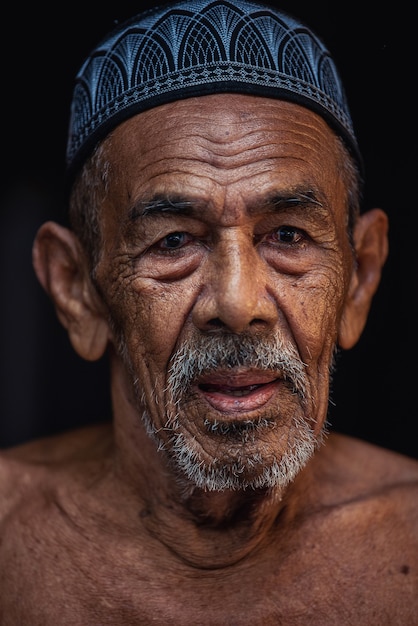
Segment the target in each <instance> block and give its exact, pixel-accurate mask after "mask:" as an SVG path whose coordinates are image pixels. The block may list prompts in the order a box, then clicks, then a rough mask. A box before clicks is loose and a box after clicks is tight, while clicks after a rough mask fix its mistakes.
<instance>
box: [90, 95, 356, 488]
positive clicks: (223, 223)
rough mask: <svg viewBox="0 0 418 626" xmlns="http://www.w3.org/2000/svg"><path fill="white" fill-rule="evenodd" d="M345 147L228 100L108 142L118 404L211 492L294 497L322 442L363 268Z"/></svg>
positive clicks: (242, 101) (189, 104) (147, 119)
mask: <svg viewBox="0 0 418 626" xmlns="http://www.w3.org/2000/svg"><path fill="white" fill-rule="evenodd" d="M337 145H338V144H337V140H336V138H335V136H334V134H333V133H332V132H331V130H330V129H329V128H328V126H327V125H326V124H325V122H324V121H323V120H322V118H320V117H318V116H317V115H316V114H314V113H313V112H310V111H308V110H307V109H305V108H303V107H300V106H298V105H295V104H292V103H286V102H281V101H274V100H270V99H264V98H259V97H251V96H240V95H226V94H223V95H212V96H205V97H201V98H192V99H189V100H184V101H180V102H177V103H173V104H168V105H164V106H161V107H158V108H155V109H152V110H150V111H147V112H145V113H142V114H140V115H137V116H136V117H134V118H132V119H130V120H128V121H127V122H124V123H123V124H122V125H120V126H119V127H118V128H117V129H116V130H115V131H114V132H113V135H112V137H111V138H110V139H108V140H107V143H106V146H105V155H106V159H107V160H108V162H109V164H110V169H109V184H108V190H107V196H106V200H105V202H104V205H103V208H102V213H101V215H102V218H101V220H102V221H101V224H102V234H103V241H104V244H103V250H102V255H101V260H100V262H99V264H98V267H97V283H98V286H99V289H100V292H101V294H102V296H103V298H104V300H105V302H106V304H107V306H108V309H109V312H110V316H111V320H112V328H113V331H114V335H115V336H116V337H117V338H118V339H117V341H116V344H117V349H118V350H119V352H120V355H121V362H122V363H123V368H124V380H125V383H124V384H125V385H126V391H125V393H126V396H127V397H129V401H130V402H131V406H132V407H133V414H134V418H135V419H138V420H140V419H144V420H145V424H146V426H147V428H148V431H149V432H150V433H152V436H154V437H155V438H156V440H157V441H158V444H159V446H160V447H161V448H162V449H163V450H165V453H166V454H167V455H168V457H169V458H170V459H171V460H174V464H175V467H176V468H177V469H178V470H179V472H180V473H183V474H186V475H187V476H188V477H189V478H190V479H191V480H193V481H194V482H195V483H196V484H198V485H199V486H201V487H204V488H209V489H221V488H225V487H229V488H239V487H246V486H253V487H254V486H255V487H257V486H261V487H265V486H272V485H274V484H286V483H287V482H288V481H289V480H291V479H292V478H293V477H294V475H295V474H296V473H297V471H299V469H301V467H302V466H303V465H304V464H305V463H306V461H307V459H308V458H309V456H310V455H311V454H312V451H313V449H314V447H315V445H316V443H317V442H318V441H319V440H320V436H321V433H322V429H323V427H324V423H325V419H326V414H327V406H328V391H329V370H330V366H331V363H332V358H333V353H334V349H335V342H336V337H337V330H338V324H339V321H340V318H341V314H342V307H343V303H344V297H345V295H346V291H347V288H348V282H349V277H350V275H351V264H352V255H351V251H350V246H349V242H348V237H347V232H346V223H347V215H346V205H345V190H344V186H343V183H342V180H341V176H340V174H339V167H338V156H337V155H338V147H337ZM135 416H136V417H135Z"/></svg>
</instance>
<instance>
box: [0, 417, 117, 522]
mask: <svg viewBox="0 0 418 626" xmlns="http://www.w3.org/2000/svg"><path fill="white" fill-rule="evenodd" d="M109 431H110V428H109V426H108V425H103V426H102V425H100V426H94V427H88V428H81V429H79V430H75V431H71V432H68V433H64V434H59V435H55V436H51V437H46V438H42V439H39V440H35V441H31V442H28V443H24V444H21V445H19V446H15V447H11V448H6V449H3V450H1V451H0V527H1V523H2V521H3V520H4V519H5V518H7V517H8V516H9V515H10V514H11V513H12V511H13V509H14V508H16V507H18V506H19V502H20V501H21V500H22V498H24V497H26V496H28V495H32V494H36V492H37V491H39V492H41V491H42V489H43V487H44V486H45V484H47V483H48V482H49V480H50V479H52V477H53V476H56V475H57V472H56V470H57V468H60V469H63V470H64V472H65V469H66V468H68V471H70V468H71V466H72V465H73V464H76V463H77V462H80V461H81V460H82V459H83V458H85V459H88V458H90V459H92V458H94V457H95V456H98V455H100V454H102V453H103V447H104V446H106V445H108V444H107V443H105V442H107V441H108V439H109V436H110V432H109Z"/></svg>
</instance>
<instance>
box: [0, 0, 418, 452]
mask: <svg viewBox="0 0 418 626" xmlns="http://www.w3.org/2000/svg"><path fill="white" fill-rule="evenodd" d="M151 5H152V3H150V2H148V3H146V2H145V3H144V2H141V3H138V4H134V3H133V2H124V1H121V0H118V2H114V3H112V2H110V3H108V4H107V5H106V6H105V3H98V2H96V3H95V2H90V3H87V2H84V3H83V4H82V3H77V2H72V3H65V4H62V5H60V7H59V12H58V11H57V10H56V9H54V8H52V9H51V8H49V9H46V8H45V9H43V8H42V6H41V5H40V4H39V3H31V4H30V5H29V6H28V5H26V7H25V8H23V7H22V6H21V5H19V4H18V3H15V4H14V5H13V6H10V5H9V6H8V7H7V8H6V9H5V10H3V15H2V19H3V37H2V40H3V42H2V44H1V45H2V57H1V58H2V61H3V62H2V70H1V71H2V76H1V81H2V91H1V93H2V96H1V110H2V115H1V130H2V133H1V144H0V145H1V152H2V165H1V169H2V172H3V181H2V185H1V196H0V210H1V213H0V289H1V306H0V346H1V354H0V398H1V419H0V447H6V446H10V445H14V444H16V443H20V442H23V441H26V440H28V439H32V438H34V437H38V436H41V435H46V434H50V433H55V432H59V431H63V430H66V429H69V428H72V427H74V426H79V425H82V424H86V423H88V422H97V421H101V420H104V419H107V418H109V416H110V409H109V396H108V380H107V370H106V364H105V362H104V361H100V362H97V363H87V362H84V361H83V360H81V359H80V358H79V357H78V356H77V355H76V354H75V353H74V352H73V350H72V348H71V346H70V344H69V341H68V339H67V335H66V333H65V331H64V330H63V329H62V327H61V326H60V325H59V323H58V321H57V319H56V317H55V312H54V309H53V306H52V304H51V303H50V301H49V300H48V298H47V296H46V295H45V293H44V292H43V291H42V289H41V287H40V286H39V285H38V283H37V281H36V278H35V275H34V273H33V270H32V266H31V246H32V241H33V238H34V236H35V233H36V230H37V228H38V227H39V226H40V224H41V223H42V222H43V221H45V220H46V219H54V220H57V221H60V222H64V221H65V217H64V216H65V197H64V179H63V173H64V154H65V142H66V130H67V120H68V113H69V107H70V97H71V90H72V84H73V82H72V81H73V77H74V75H75V73H76V71H77V70H78V67H79V66H80V64H81V63H82V61H83V59H84V56H85V55H86V54H87V53H88V52H89V51H90V49H91V47H92V46H94V45H95V44H96V43H97V42H98V41H99V39H101V37H102V36H104V35H105V34H106V32H107V31H108V30H109V29H110V28H112V27H113V25H114V24H115V22H116V21H120V20H123V19H125V18H127V17H129V16H130V15H131V14H133V13H136V12H137V11H139V10H141V9H142V8H144V7H147V6H151ZM280 6H281V7H282V8H283V9H284V10H286V11H288V12H290V13H293V14H294V15H295V16H296V17H300V18H302V19H303V20H305V21H307V23H308V24H310V25H311V26H312V27H313V29H314V30H316V32H317V33H318V34H319V35H320V36H321V37H322V38H323V39H324V40H325V42H326V43H327V45H328V47H329V48H330V49H331V50H332V51H333V53H334V56H335V58H336V61H337V64H338V65H339V68H340V71H341V74H342V76H343V80H344V82H345V85H346V90H347V94H348V99H349V103H350V108H351V112H352V117H353V121H354V125H355V128H356V131H357V135H358V139H359V143H360V146H361V149H362V151H363V154H364V159H365V163H366V177H367V184H366V194H365V208H371V207H373V206H380V207H382V208H383V209H384V210H385V211H386V212H387V213H388V215H389V218H390V222H391V228H390V246H391V250H390V257H389V261H388V263H387V265H386V267H385V270H384V274H383V279H382V284H381V287H380V289H379V291H378V294H377V295H376V297H375V299H374V303H373V306H372V310H371V313H370V317H369V321H368V324H367V326H366V329H365V332H364V335H363V337H362V338H361V340H360V342H359V344H358V345H357V346H356V347H355V348H354V349H352V350H351V351H349V352H346V353H344V354H343V355H342V357H341V358H340V360H339V363H338V371H337V374H336V377H335V384H334V391H333V403H334V404H333V405H332V407H331V412H330V418H331V424H332V427H333V429H334V430H338V431H340V432H345V433H348V434H351V435H355V436H358V437H361V438H364V439H366V440H369V441H371V442H373V443H377V444H379V445H383V446H385V447H388V448H391V449H393V450H396V451H399V452H402V453H405V454H409V455H411V456H414V457H415V456H418V446H417V437H416V434H415V433H416V427H415V422H416V419H417V410H416V397H417V387H418V385H417V382H416V372H417V365H416V359H417V347H418V346H417V334H418V333H417V319H418V316H417V313H418V306H417V292H418V284H417V283H418V267H417V252H418V239H417V228H416V213H417V201H418V200H417V198H418V195H417V191H416V188H417V182H418V180H417V179H418V177H417V171H418V167H417V166H418V159H417V149H418V148H417V146H418V144H417V133H416V123H417V104H416V98H415V96H414V93H415V91H416V74H417V72H416V65H417V57H416V53H415V44H416V38H415V40H413V39H412V21H413V20H412V13H411V9H410V8H407V4H406V2H397V3H396V5H394V6H391V7H390V9H387V10H386V11H384V10H378V11H373V10H372V9H369V8H367V11H366V5H365V3H364V2H363V3H357V4H356V3H336V2H335V1H333V2H329V3H328V2H321V1H319V2H318V1H317V2H311V1H310V2H309V1H302V0H301V1H299V2H298V1H297V0H294V1H293V2H290V1H283V2H280ZM375 6H378V5H375ZM409 6H410V5H409V4H408V7H409ZM5 33H8V36H7V37H5Z"/></svg>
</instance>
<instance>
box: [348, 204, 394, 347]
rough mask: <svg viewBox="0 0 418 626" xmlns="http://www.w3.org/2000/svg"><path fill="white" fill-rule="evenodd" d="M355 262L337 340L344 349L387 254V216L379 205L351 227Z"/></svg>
mask: <svg viewBox="0 0 418 626" xmlns="http://www.w3.org/2000/svg"><path fill="white" fill-rule="evenodd" d="M353 239H354V247H355V254H356V265H355V267H354V268H353V272H352V276H351V282H350V286H349V290H348V293H347V296H346V302H345V306H344V311H343V315H342V319H341V322H340V328H339V333H338V344H339V346H340V347H341V348H343V349H345V350H348V349H350V348H352V347H353V346H354V345H355V344H356V343H357V341H358V340H359V338H360V336H361V333H362V332H363V329H364V327H365V325H366V321H367V316H368V314H369V310H370V306H371V303H372V299H373V296H374V294H375V293H376V290H377V288H378V286H379V283H380V279H381V274H382V269H383V266H384V264H385V262H386V258H387V255H388V218H387V215H386V214H385V213H384V211H382V210H381V209H372V210H370V211H367V212H366V213H364V214H362V215H361V216H360V217H359V218H358V220H357V222H356V225H355V228H354V234H353Z"/></svg>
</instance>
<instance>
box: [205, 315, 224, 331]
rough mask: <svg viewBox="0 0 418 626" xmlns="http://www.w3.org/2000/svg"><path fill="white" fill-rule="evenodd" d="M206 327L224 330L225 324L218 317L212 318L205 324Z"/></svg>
mask: <svg viewBox="0 0 418 626" xmlns="http://www.w3.org/2000/svg"><path fill="white" fill-rule="evenodd" d="M207 325H208V327H210V328H225V324H224V323H223V321H222V320H221V319H219V317H214V318H213V319H211V320H209V321H208V322H207Z"/></svg>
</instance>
